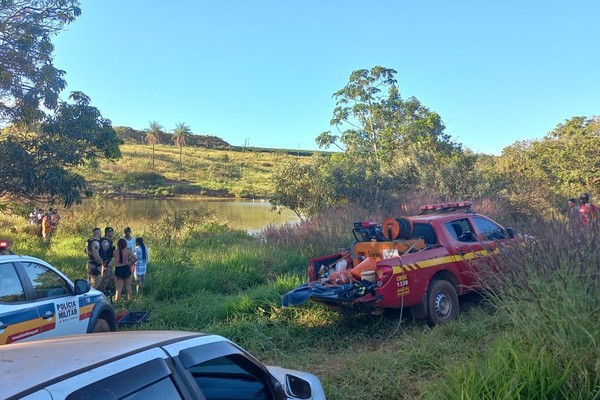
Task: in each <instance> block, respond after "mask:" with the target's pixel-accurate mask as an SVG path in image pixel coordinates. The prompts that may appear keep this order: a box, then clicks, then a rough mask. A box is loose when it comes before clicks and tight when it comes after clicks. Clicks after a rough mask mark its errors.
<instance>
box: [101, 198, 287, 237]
mask: <svg viewBox="0 0 600 400" xmlns="http://www.w3.org/2000/svg"><path fill="white" fill-rule="evenodd" d="M167 204H169V205H173V206H175V207H177V208H178V209H180V210H193V209H197V208H199V207H201V206H205V207H207V208H208V209H209V210H213V211H214V212H215V215H216V216H217V218H218V219H219V220H220V221H223V222H227V223H228V225H229V226H231V227H232V228H237V229H245V230H247V231H250V232H256V231H258V230H260V229H262V228H264V227H266V226H268V225H270V224H275V225H279V224H283V223H286V222H295V221H298V217H297V216H296V214H294V212H293V211H290V210H288V209H285V210H283V211H282V212H281V214H278V213H276V212H273V211H271V204H270V203H269V202H266V201H244V200H216V199H215V200H213V199H203V200H197V199H168V200H157V199H104V200H102V206H103V207H104V208H106V209H108V210H111V209H114V208H120V207H123V208H124V209H125V217H126V219H129V220H135V219H138V218H139V217H142V216H159V215H160V214H161V212H163V210H164V209H165V207H167Z"/></svg>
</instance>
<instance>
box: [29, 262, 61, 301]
mask: <svg viewBox="0 0 600 400" xmlns="http://www.w3.org/2000/svg"><path fill="white" fill-rule="evenodd" d="M24 267H25V272H26V273H27V276H28V277H29V280H30V281H31V285H32V286H33V291H34V293H35V298H36V299H44V298H47V297H56V296H64V295H67V294H71V288H70V286H69V284H68V283H67V281H65V280H64V279H63V278H62V277H61V276H60V275H58V274H57V273H56V272H54V271H52V270H51V269H50V268H47V267H46V266H44V265H40V264H36V263H28V264H24Z"/></svg>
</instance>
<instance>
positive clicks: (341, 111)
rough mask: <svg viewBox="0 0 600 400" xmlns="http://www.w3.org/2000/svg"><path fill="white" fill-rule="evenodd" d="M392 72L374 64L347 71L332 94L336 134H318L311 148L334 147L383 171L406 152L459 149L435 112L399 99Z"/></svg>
mask: <svg viewBox="0 0 600 400" xmlns="http://www.w3.org/2000/svg"><path fill="white" fill-rule="evenodd" d="M395 74H396V71H395V70H393V69H389V68H384V67H380V66H376V67H373V68H371V70H367V69H361V70H357V71H354V72H352V74H351V75H350V80H349V82H348V84H347V85H346V86H345V87H344V88H342V89H341V90H339V91H337V92H336V93H334V94H333V97H334V98H336V99H337V103H336V107H335V109H334V110H333V118H332V119H331V125H332V126H335V127H336V129H337V130H338V132H339V135H334V134H332V133H331V131H327V132H323V133H322V134H321V135H319V136H318V137H317V144H318V145H319V146H320V147H325V148H328V147H329V146H330V145H335V146H337V147H338V148H339V149H341V150H342V151H344V152H346V153H350V154H352V156H353V157H363V158H364V157H366V158H368V159H370V160H373V161H375V162H377V163H381V167H383V168H386V167H387V166H388V165H389V164H390V163H391V162H393V160H394V159H395V158H396V157H397V156H398V154H399V153H402V152H403V151H405V150H406V149H411V148H415V149H418V150H420V151H422V150H433V151H435V152H440V153H444V154H451V153H453V152H454V151H456V150H459V149H460V146H459V145H457V144H455V143H454V142H452V141H451V140H450V136H449V135H446V134H445V133H444V129H445V127H444V124H443V123H442V120H441V118H440V116H439V115H438V114H437V113H435V112H432V111H429V110H428V109H427V108H426V107H424V106H423V105H422V104H421V103H420V102H419V100H417V99H416V98H415V97H411V98H409V99H408V100H403V99H402V97H401V96H400V92H399V89H398V86H397V82H396V79H395V78H394V76H395ZM384 89H386V90H387V93H385V92H384V91H383V90H384Z"/></svg>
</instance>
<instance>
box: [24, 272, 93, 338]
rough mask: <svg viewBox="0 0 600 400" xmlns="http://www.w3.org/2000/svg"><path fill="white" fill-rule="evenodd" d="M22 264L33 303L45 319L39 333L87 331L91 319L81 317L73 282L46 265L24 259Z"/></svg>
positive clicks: (60, 334) (48, 334)
mask: <svg viewBox="0 0 600 400" xmlns="http://www.w3.org/2000/svg"><path fill="white" fill-rule="evenodd" d="M21 266H22V267H23V269H24V271H25V274H26V276H27V277H28V278H29V279H28V281H29V283H30V284H31V288H30V290H31V293H32V296H33V298H34V304H35V305H36V306H37V308H38V311H39V313H40V317H41V318H42V319H43V321H42V333H41V335H40V336H39V337H40V338H46V337H54V336H63V335H70V334H75V333H86V330H87V322H88V321H87V319H84V320H82V321H80V320H79V301H78V299H77V296H75V295H74V294H73V287H72V285H71V284H70V283H69V282H68V281H67V280H66V279H65V278H64V277H63V276H61V275H60V274H58V273H57V272H56V271H54V270H53V269H51V268H50V267H48V266H46V265H43V264H39V263H36V262H21ZM26 283H27V282H26Z"/></svg>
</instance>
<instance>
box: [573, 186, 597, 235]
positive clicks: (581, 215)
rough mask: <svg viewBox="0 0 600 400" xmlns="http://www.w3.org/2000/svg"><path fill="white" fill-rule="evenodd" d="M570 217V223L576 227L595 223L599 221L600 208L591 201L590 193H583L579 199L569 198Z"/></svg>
mask: <svg viewBox="0 0 600 400" xmlns="http://www.w3.org/2000/svg"><path fill="white" fill-rule="evenodd" d="M568 206H569V210H568V214H567V216H568V218H569V225H570V226H571V227H572V228H574V229H579V228H582V227H584V226H589V225H591V224H593V223H598V218H600V208H599V207H598V206H596V205H595V204H592V203H591V202H590V195H589V194H588V193H582V194H581V196H579V201H577V199H576V198H574V197H573V198H570V199H569V200H568Z"/></svg>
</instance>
